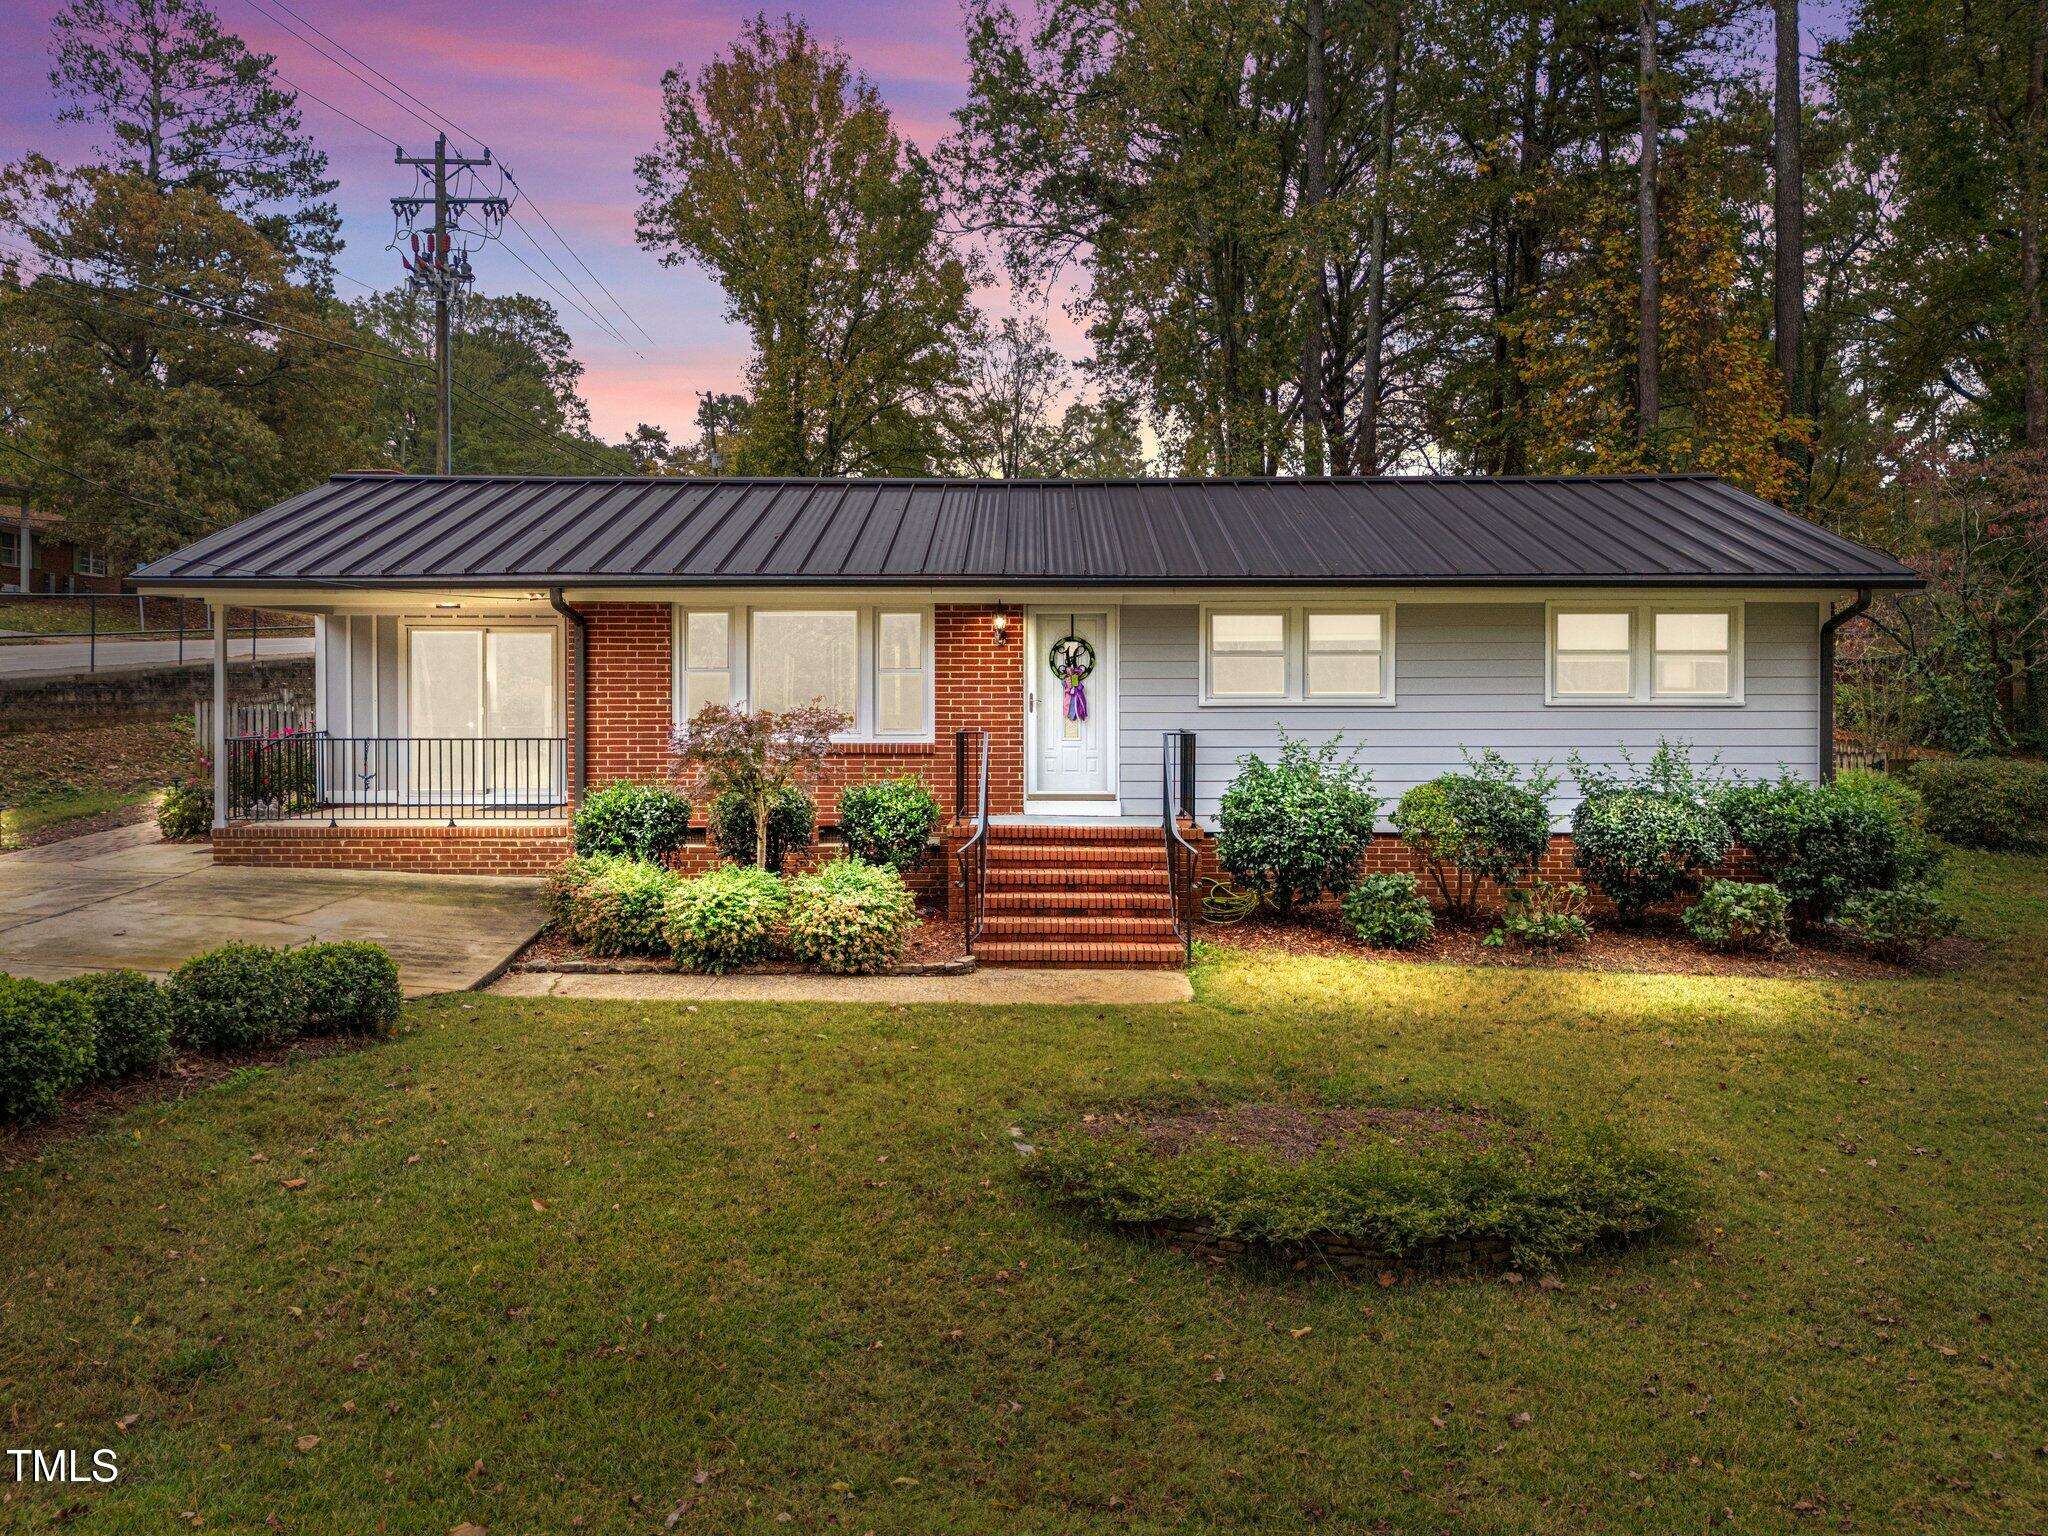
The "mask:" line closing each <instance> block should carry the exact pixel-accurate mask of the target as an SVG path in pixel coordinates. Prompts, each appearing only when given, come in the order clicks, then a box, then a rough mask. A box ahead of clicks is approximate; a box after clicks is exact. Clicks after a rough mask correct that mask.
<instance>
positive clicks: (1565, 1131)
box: [1022, 1123, 1699, 1270]
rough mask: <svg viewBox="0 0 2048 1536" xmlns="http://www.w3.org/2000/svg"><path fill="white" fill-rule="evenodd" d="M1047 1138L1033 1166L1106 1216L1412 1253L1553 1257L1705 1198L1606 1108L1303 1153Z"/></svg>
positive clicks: (1243, 1237) (1539, 1264) (1666, 1218)
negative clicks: (1171, 1148) (1566, 1119)
mask: <svg viewBox="0 0 2048 1536" xmlns="http://www.w3.org/2000/svg"><path fill="white" fill-rule="evenodd" d="M1032 1144H1033V1145H1034V1147H1035V1151H1034V1153H1033V1154H1032V1155H1031V1156H1029V1157H1027V1158H1025V1159H1024V1160H1023V1163H1022V1168H1023V1172H1024V1174H1025V1176H1026V1177H1027V1178H1029V1179H1030V1180H1032V1181H1033V1182H1034V1183H1037V1184H1039V1185H1041V1186H1043V1187H1045V1188H1047V1189H1049V1190H1051V1191H1053V1192H1054V1193H1055V1194H1056V1195H1058V1196H1059V1197H1061V1198H1063V1199H1065V1200H1067V1201H1070V1202H1072V1203H1074V1204H1076V1205H1078V1206H1080V1207H1081V1208H1083V1209H1085V1210H1087V1211H1089V1212H1091V1213H1093V1214H1094V1215H1096V1216H1098V1217H1100V1218H1102V1219H1103V1220H1106V1221H1110V1222H1114V1223H1118V1224H1144V1223H1151V1222H1162V1221H1166V1222H1192V1223H1199V1224H1201V1225H1203V1226H1206V1227H1208V1228H1209V1229H1210V1230H1212V1231H1214V1232H1215V1233H1216V1234H1217V1235H1218V1236H1220V1237H1224V1238H1233V1239H1236V1240H1239V1241H1243V1242H1253V1243H1267V1244H1273V1245H1276V1246H1283V1247H1284V1246H1288V1245H1294V1244H1301V1243H1308V1242H1312V1241H1313V1240H1314V1239H1315V1238H1317V1237H1318V1236H1319V1235H1321V1234H1326V1233H1329V1234H1336V1235H1339V1236H1343V1237H1347V1238H1350V1239H1352V1240H1353V1241H1355V1242H1358V1243H1360V1244H1363V1245H1365V1246H1369V1247H1371V1248H1374V1249H1377V1250H1379V1251H1381V1252H1385V1253H1388V1254H1391V1255H1396V1256H1403V1255H1409V1254H1418V1253H1424V1252H1427V1251H1428V1250H1430V1249H1432V1248H1433V1247H1436V1246H1439V1245H1442V1244H1449V1243H1462V1242H1480V1241H1488V1242H1502V1243H1505V1244H1506V1245H1507V1246H1508V1249H1509V1252H1510V1253H1511V1255H1512V1256H1513V1259H1514V1261H1515V1262H1516V1263H1517V1264H1519V1265H1523V1266H1525V1267H1530V1268H1535V1269H1545V1270H1547V1269H1551V1268H1554V1267H1555V1266H1556V1265H1558V1264H1559V1263H1561V1262H1562V1261H1564V1260H1566V1259H1569V1258H1572V1257H1574V1256H1576V1255H1579V1254H1583V1253H1586V1252H1588V1251H1590V1250H1593V1249H1596V1248H1605V1247H1610V1246H1614V1245H1618V1244H1621V1243H1627V1242H1635V1241H1641V1240H1644V1239H1649V1238H1653V1237H1658V1236H1676V1235H1678V1234H1679V1233H1681V1232H1683V1231H1684V1230H1685V1229H1686V1227H1687V1226H1688V1225H1689V1224H1690V1222H1691V1221H1692V1219H1693V1218H1694V1216H1695V1215H1696V1214H1697V1211H1698V1208H1699V1207H1698V1192H1697V1188H1696V1186H1695V1183H1694V1181H1693V1179H1692V1177H1691V1176H1690V1174H1688V1173H1687V1172H1686V1170H1685V1169H1684V1168H1683V1167H1682V1166H1681V1165H1680V1164H1678V1163H1677V1162H1676V1161H1674V1160H1673V1159H1672V1158H1670V1157H1668V1156H1666V1155H1665V1154H1663V1153H1660V1152H1656V1151H1653V1150H1651V1149H1649V1148H1645V1147H1641V1146H1638V1145H1636V1144H1634V1143H1632V1142H1631V1141H1629V1140H1628V1139H1627V1138H1626V1137H1624V1136H1623V1135H1622V1134H1621V1133H1620V1132H1619V1131H1617V1130H1615V1129H1613V1128H1612V1127H1609V1126H1606V1125H1602V1124H1597V1123H1573V1124H1565V1125H1561V1126H1558V1127H1556V1128H1553V1129H1551V1130H1549V1131H1547V1132H1546V1133H1545V1134H1543V1135H1540V1136H1514V1137H1505V1138H1502V1139H1500V1140H1496V1141H1493V1142H1491V1143H1489V1144H1487V1145H1485V1146H1481V1145H1478V1144H1476V1143H1474V1142H1472V1141H1470V1140H1467V1139H1465V1138H1462V1137H1438V1138H1428V1139H1424V1140H1420V1141H1416V1140H1407V1141H1404V1142H1396V1141H1394V1140H1393V1139H1392V1137H1390V1136H1387V1135H1371V1136H1365V1137H1359V1138H1355V1139H1352V1140H1349V1141H1346V1142H1345V1143H1343V1144H1342V1146H1341V1147H1340V1148H1338V1149H1337V1150H1334V1151H1331V1152H1325V1153H1322V1154H1319V1155H1317V1156H1313V1157H1308V1158H1304V1159H1301V1160H1299V1161H1293V1162H1290V1161H1287V1160H1284V1159H1282V1158H1280V1157H1279V1156H1276V1155H1275V1154H1273V1153H1271V1152H1268V1151H1266V1150H1264V1149H1253V1148H1246V1147H1243V1146H1239V1145H1237V1144H1235V1143H1232V1142H1229V1141H1226V1140H1223V1139H1221V1138H1216V1139H1212V1140H1210V1141H1208V1142H1205V1143H1201V1144H1198V1145H1197V1146H1195V1147H1193V1148H1190V1149H1188V1150H1185V1151H1182V1152H1179V1153H1166V1152H1161V1151H1159V1150H1156V1149H1155V1148H1153V1147H1151V1146H1149V1145H1148V1144H1147V1143H1146V1142H1145V1141H1144V1140H1143V1138H1142V1137H1140V1136H1137V1135H1134V1134H1125V1135H1118V1136H1092V1135H1088V1134H1085V1133H1083V1132H1081V1131H1079V1130H1060V1131H1055V1132H1051V1133H1046V1132H1035V1133H1034V1134H1033V1137H1032Z"/></svg>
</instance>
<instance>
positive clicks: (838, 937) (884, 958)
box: [788, 858, 917, 976]
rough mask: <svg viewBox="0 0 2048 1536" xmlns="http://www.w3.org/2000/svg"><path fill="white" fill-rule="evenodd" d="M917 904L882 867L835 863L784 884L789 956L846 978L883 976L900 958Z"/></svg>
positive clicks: (853, 861) (899, 878) (855, 861)
mask: <svg viewBox="0 0 2048 1536" xmlns="http://www.w3.org/2000/svg"><path fill="white" fill-rule="evenodd" d="M916 921H917V903H916V902H915V901H913V900H912V899H911V895H910V891H909V890H908V889H907V888H906V887H905V886H904V884H903V877H902V876H901V875H899V874H897V873H896V871H895V870H893V869H891V868H890V867H889V866H888V865H886V864H867V863H863V862H862V861H861V860H859V859H844V858H842V859H834V860H832V862H831V863H829V864H827V865H825V866H824V867H823V868H822V869H820V870H818V871H817V872H816V873H815V874H809V875H804V876H801V877H799V878H798V879H795V880H792V881H791V882H790V885H789V934H788V942H789V953H790V956H791V958H793V959H796V960H801V961H802V962H803V963H804V964H805V965H811V966H816V967H817V968H818V969H819V970H821V971H833V972H836V973H838V974H841V975H846V976H866V975H872V974H873V973H874V972H876V971H885V970H887V969H888V968H889V967H890V966H892V965H894V964H895V963H896V962H897V961H898V960H900V959H902V958H903V947H904V944H905V943H906V942H907V941H908V939H909V937H910V925H911V924H912V923H914V922H916Z"/></svg>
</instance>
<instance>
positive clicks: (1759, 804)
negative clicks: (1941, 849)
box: [1714, 773, 1932, 924]
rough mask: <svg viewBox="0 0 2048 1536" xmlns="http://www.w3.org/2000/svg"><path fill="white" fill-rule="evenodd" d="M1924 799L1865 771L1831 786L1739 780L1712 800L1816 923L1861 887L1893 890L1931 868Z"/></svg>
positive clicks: (1797, 911)
mask: <svg viewBox="0 0 2048 1536" xmlns="http://www.w3.org/2000/svg"><path fill="white" fill-rule="evenodd" d="M1918 799H1919V797H1918V796H1917V795H1915V794H1914V793H1913V791H1912V790H1911V789H1910V788H1908V787H1906V786H1904V785H1894V784H1889V783H1887V781H1886V780H1885V779H1884V778H1883V777H1882V776H1880V775H1876V774H1867V773H1859V774H1844V775H1843V776H1842V777H1841V778H1840V779H1839V780H1837V781H1836V782H1835V783H1833V784H1805V783H1801V782H1800V781H1799V780H1797V779H1793V778H1791V777H1789V776H1788V777H1785V778H1781V779H1779V780H1778V781H1777V782H1776V783H1771V784H1735V785H1732V786H1730V787H1728V788H1725V789H1722V790H1721V791H1719V792H1718V793H1717V794H1716V795H1715V797H1714V803H1715V806H1716V808H1717V809H1718V810H1719V811H1720V812H1721V814H1722V815H1723V817H1725V818H1726V819H1727V822H1728V826H1729V828H1730V830H1731V831H1733V832H1734V834H1735V836H1736V837H1737V838H1738V839H1739V840H1740V841H1741V843H1742V846H1743V847H1745V848H1747V849H1748V850H1749V851H1750V852H1751V853H1752V854H1753V855H1755V857H1756V862H1757V867H1758V868H1759V869H1760V870H1762V872H1763V874H1764V877H1765V878H1766V879H1768V880H1769V881H1771V882H1772V883H1773V884H1774V885H1776V886H1777V887H1778V889H1779V890H1780V891H1782V892H1784V894H1785V897H1786V899H1787V900H1788V901H1789V902H1790V903H1791V906H1792V914H1793V916H1794V917H1796V918H1797V919H1798V920H1799V921H1800V922H1802V923H1807V924H1818V923H1824V922H1826V921H1827V920H1828V919H1829V918H1831V917H1833V916H1834V914H1835V913H1836V911H1837V910H1839V909H1840V907H1841V905H1842V903H1843V902H1844V901H1846V900H1847V899H1848V898H1849V897H1851V896H1853V895H1854V894H1856V892H1858V891H1873V890H1889V889H1891V888H1892V887H1893V886H1896V885H1900V884H1902V883H1904V882H1906V881H1909V880H1915V879H1919V878H1921V877H1923V876H1924V875H1925V874H1926V873H1927V871H1928V868H1929V866H1930V864H1931V862H1932V861H1931V856H1930V853H1929V850H1928V847H1927V843H1926V839H1925V838H1924V837H1923V836H1922V834H1921V832H1920V815H1919V806H1918Z"/></svg>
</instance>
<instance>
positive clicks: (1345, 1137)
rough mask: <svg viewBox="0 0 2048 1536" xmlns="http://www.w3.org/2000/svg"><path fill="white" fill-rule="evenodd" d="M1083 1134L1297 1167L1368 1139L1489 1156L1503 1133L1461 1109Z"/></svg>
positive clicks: (1369, 1110) (1189, 1114)
mask: <svg viewBox="0 0 2048 1536" xmlns="http://www.w3.org/2000/svg"><path fill="white" fill-rule="evenodd" d="M1079 1129H1080V1130H1081V1132H1082V1134H1083V1135H1086V1136H1096V1137H1102V1136H1116V1135H1122V1134H1124V1133H1126V1132H1130V1131H1135V1132H1136V1133H1137V1134H1138V1135H1139V1136H1140V1137H1142V1138H1143V1139H1144V1142H1145V1145H1146V1146H1147V1147H1148V1148H1149V1149H1150V1150H1152V1151H1154V1152H1157V1153H1159V1154H1161V1155H1162V1156H1165V1157H1178V1156H1179V1155H1180V1154H1181V1153H1183V1152H1186V1151H1188V1150H1189V1149H1190V1148H1193V1147H1198V1146H1200V1145H1202V1144H1203V1143H1204V1142H1208V1141H1212V1140H1215V1139H1216V1138H1218V1137H1221V1138H1222V1139H1223V1140H1224V1141H1226V1142H1228V1143H1229V1144H1230V1145H1231V1146H1234V1147H1256V1148H1259V1149H1261V1150H1263V1151H1267V1152H1271V1153H1273V1154H1274V1155H1275V1156H1276V1157H1278V1158H1280V1159H1281V1160H1282V1161H1283V1162H1289V1163H1299V1162H1304V1161H1306V1160H1307V1159H1309V1158H1311V1157H1314V1156H1315V1155H1316V1154H1318V1153H1319V1152H1324V1151H1328V1150H1332V1149H1335V1148H1339V1147H1342V1146H1343V1144H1344V1143H1345V1142H1347V1141H1353V1140H1356V1139H1357V1138H1358V1137H1360V1136H1366V1135H1381V1136H1385V1137H1387V1138H1388V1139H1389V1140H1391V1141H1393V1142H1395V1143H1396V1144H1405V1145H1410V1146H1416V1147H1421V1146H1426V1145H1429V1144H1430V1143H1433V1142H1438V1141H1442V1140H1445V1139H1448V1138H1456V1139H1458V1140H1462V1141H1465V1142H1468V1143H1470V1144H1471V1145H1472V1146H1474V1147H1477V1148H1480V1149H1482V1150H1483V1149H1484V1148H1486V1147H1487V1146H1490V1145H1491V1144H1492V1142H1493V1141H1494V1140H1495V1139H1496V1138H1497V1137H1498V1135H1499V1134H1500V1131H1501V1127H1500V1126H1499V1125H1498V1123H1497V1122H1496V1121H1495V1120H1494V1119H1493V1117H1492V1116H1491V1115H1489V1114H1488V1113H1487V1112H1486V1111H1485V1110H1483V1109H1480V1108H1479V1107H1477V1106H1476V1105H1457V1104H1453V1105H1444V1106H1440V1107H1422V1108H1413V1109H1392V1108H1384V1107H1366V1108H1351V1107H1348V1106H1341V1105H1333V1106H1330V1107H1327V1108H1322V1107H1318V1108H1309V1107H1305V1106H1303V1105H1299V1104H1224V1105H1216V1106H1212V1107H1207V1108H1200V1109H1176V1110H1152V1111H1148V1110H1136V1111H1131V1112H1128V1113H1126V1112H1122V1111H1115V1112H1111V1113H1109V1114H1090V1115H1083V1116H1082V1117H1081V1122H1080V1127H1079Z"/></svg>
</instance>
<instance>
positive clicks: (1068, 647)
mask: <svg viewBox="0 0 2048 1536" xmlns="http://www.w3.org/2000/svg"><path fill="white" fill-rule="evenodd" d="M1067 622H1068V630H1067V633H1066V634H1064V635H1062V636H1061V637H1060V638H1059V639H1057V640H1055V641H1053V643H1052V649H1051V650H1050V651H1048V652H1046V656H1045V659H1046V662H1047V663H1048V664H1049V665H1050V666H1051V667H1052V675H1053V676H1054V677H1056V678H1058V679H1059V680H1060V692H1061V695H1062V697H1061V701H1060V710H1061V713H1062V714H1064V715H1065V716H1066V718H1067V719H1069V720H1086V719H1087V718H1088V690H1087V689H1086V688H1084V687H1082V686H1081V685H1082V684H1083V683H1085V682H1087V681H1088V678H1089V675H1090V674H1091V673H1093V672H1094V671H1095V647H1094V646H1092V645H1090V644H1089V643H1088V642H1087V641H1086V640H1083V639H1082V638H1081V637H1080V636H1079V635H1077V634H1075V633H1074V632H1073V628H1072V625H1073V621H1072V620H1071V619H1069V620H1068V621H1067Z"/></svg>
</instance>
